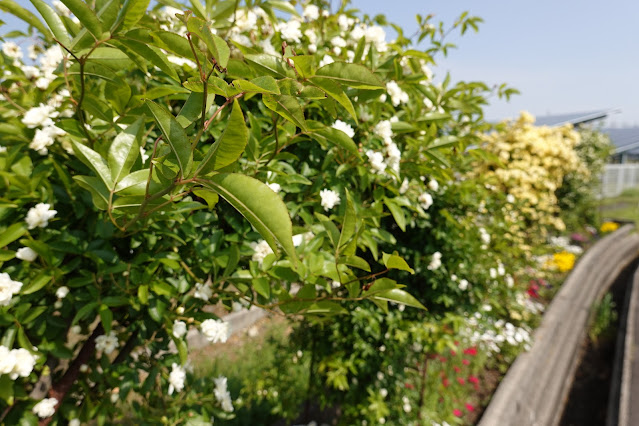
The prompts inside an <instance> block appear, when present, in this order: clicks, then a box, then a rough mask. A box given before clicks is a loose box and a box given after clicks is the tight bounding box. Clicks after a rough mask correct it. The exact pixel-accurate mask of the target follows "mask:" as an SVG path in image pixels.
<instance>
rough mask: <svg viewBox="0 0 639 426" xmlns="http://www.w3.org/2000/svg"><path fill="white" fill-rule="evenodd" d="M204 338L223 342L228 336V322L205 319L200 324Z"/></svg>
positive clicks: (214, 341)
mask: <svg viewBox="0 0 639 426" xmlns="http://www.w3.org/2000/svg"><path fill="white" fill-rule="evenodd" d="M200 329H201V330H202V334H204V337H206V340H208V341H209V342H212V343H218V342H219V343H224V342H226V340H227V339H228V338H229V331H230V330H229V323H228V322H226V321H222V320H214V319H207V320H205V321H203V322H202V324H201V325H200Z"/></svg>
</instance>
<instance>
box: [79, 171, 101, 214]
mask: <svg viewBox="0 0 639 426" xmlns="http://www.w3.org/2000/svg"><path fill="white" fill-rule="evenodd" d="M73 180H74V181H76V182H77V183H78V185H80V186H81V187H82V188H84V189H86V190H87V191H89V193H91V199H92V200H93V204H95V206H96V207H97V208H98V209H100V210H106V209H107V208H108V206H109V189H108V188H107V187H106V185H105V183H104V182H103V181H102V180H101V179H100V178H99V177H97V176H81V175H77V176H73Z"/></svg>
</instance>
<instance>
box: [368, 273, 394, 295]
mask: <svg viewBox="0 0 639 426" xmlns="http://www.w3.org/2000/svg"><path fill="white" fill-rule="evenodd" d="M398 287H400V285H399V284H397V282H396V281H394V280H391V279H390V278H378V279H376V280H375V282H374V283H373V284H372V285H371V286H370V287H369V288H368V290H366V291H365V292H363V293H362V296H364V297H368V296H372V295H374V294H377V293H379V292H383V291H388V290H393V289H396V288H398Z"/></svg>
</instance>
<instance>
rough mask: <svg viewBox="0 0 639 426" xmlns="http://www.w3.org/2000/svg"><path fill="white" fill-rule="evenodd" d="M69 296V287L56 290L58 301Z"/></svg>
mask: <svg viewBox="0 0 639 426" xmlns="http://www.w3.org/2000/svg"><path fill="white" fill-rule="evenodd" d="M67 294H69V287H67V286H62V287H60V288H59V289H57V290H56V292H55V295H56V297H57V298H58V299H64V298H65V297H67Z"/></svg>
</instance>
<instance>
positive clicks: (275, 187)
mask: <svg viewBox="0 0 639 426" xmlns="http://www.w3.org/2000/svg"><path fill="white" fill-rule="evenodd" d="M266 186H268V187H269V188H271V190H272V191H273V192H280V190H281V189H282V187H281V186H280V184H279V183H275V182H273V183H267V184H266Z"/></svg>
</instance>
